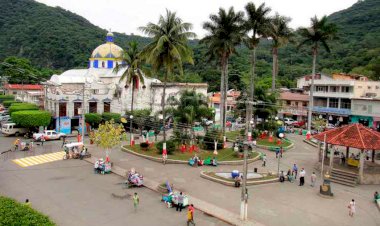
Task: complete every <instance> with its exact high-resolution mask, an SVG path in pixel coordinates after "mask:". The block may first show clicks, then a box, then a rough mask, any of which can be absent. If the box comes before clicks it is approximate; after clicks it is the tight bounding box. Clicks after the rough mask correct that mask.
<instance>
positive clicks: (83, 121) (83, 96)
mask: <svg viewBox="0 0 380 226" xmlns="http://www.w3.org/2000/svg"><path fill="white" fill-rule="evenodd" d="M85 89H86V82H85V83H83V90H82V139H81V141H82V142H83V144H84V135H85V125H86V124H85V120H84V114H85V113H86V112H85V109H86V106H85V99H84V98H85V93H84V92H85Z"/></svg>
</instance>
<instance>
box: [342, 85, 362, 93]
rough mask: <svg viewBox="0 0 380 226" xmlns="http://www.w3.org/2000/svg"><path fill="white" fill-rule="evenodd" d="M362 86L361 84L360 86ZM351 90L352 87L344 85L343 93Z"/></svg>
mask: <svg viewBox="0 0 380 226" xmlns="http://www.w3.org/2000/svg"><path fill="white" fill-rule="evenodd" d="M359 88H361V86H359ZM349 92H350V87H349V86H342V93H349Z"/></svg>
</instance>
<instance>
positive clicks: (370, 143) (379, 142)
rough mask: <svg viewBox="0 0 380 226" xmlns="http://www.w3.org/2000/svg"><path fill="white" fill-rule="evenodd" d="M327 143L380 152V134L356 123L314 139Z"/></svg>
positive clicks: (321, 134)
mask: <svg viewBox="0 0 380 226" xmlns="http://www.w3.org/2000/svg"><path fill="white" fill-rule="evenodd" d="M325 134H326V143H328V144H334V145H339V146H345V147H353V148H358V149H369V150H380V133H379V132H377V131H374V130H371V129H369V128H367V127H365V126H363V125H362V124H359V123H356V124H351V125H347V126H342V127H339V128H336V129H332V130H328V131H326V132H323V133H319V134H317V135H315V136H313V138H315V139H317V140H320V141H324V137H325Z"/></svg>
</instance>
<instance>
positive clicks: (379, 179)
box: [361, 173, 380, 184]
mask: <svg viewBox="0 0 380 226" xmlns="http://www.w3.org/2000/svg"><path fill="white" fill-rule="evenodd" d="M361 184H380V174H370V173H364V175H363V180H362V183H361Z"/></svg>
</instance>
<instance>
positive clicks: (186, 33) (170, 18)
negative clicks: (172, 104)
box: [139, 10, 196, 146]
mask: <svg viewBox="0 0 380 226" xmlns="http://www.w3.org/2000/svg"><path fill="white" fill-rule="evenodd" d="M139 29H140V30H141V31H142V32H143V33H145V34H146V35H148V36H149V37H151V38H152V39H153V41H152V42H150V43H149V44H148V45H147V46H145V47H144V49H143V50H142V52H141V56H142V57H144V58H145V59H146V61H147V63H149V64H151V65H152V68H153V71H154V72H157V71H159V70H160V69H161V68H165V70H166V73H165V77H164V89H163V94H162V100H161V106H162V116H163V129H164V132H163V135H164V146H165V145H166V131H165V121H166V114H165V100H166V98H165V94H166V83H167V79H168V77H169V76H170V75H171V74H172V73H173V72H174V69H175V68H176V69H178V71H179V73H180V74H181V75H182V74H183V69H182V64H183V63H190V64H193V58H192V56H193V52H192V50H191V48H190V47H189V46H188V39H190V38H195V37H196V35H195V33H193V32H190V30H191V29H192V24H190V23H185V22H183V21H182V19H181V18H179V17H177V15H176V13H173V12H170V11H169V10H166V15H165V16H162V15H161V16H160V18H159V20H158V23H157V24H154V23H148V24H147V25H146V26H145V27H140V28H139Z"/></svg>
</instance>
